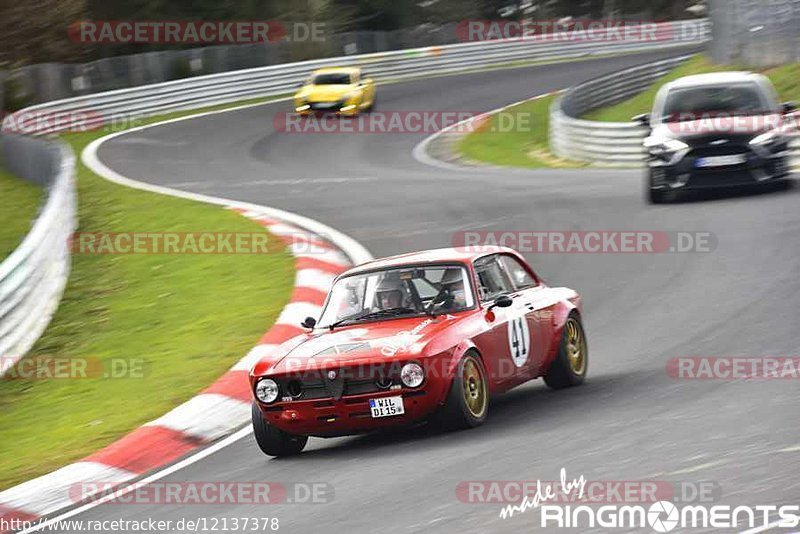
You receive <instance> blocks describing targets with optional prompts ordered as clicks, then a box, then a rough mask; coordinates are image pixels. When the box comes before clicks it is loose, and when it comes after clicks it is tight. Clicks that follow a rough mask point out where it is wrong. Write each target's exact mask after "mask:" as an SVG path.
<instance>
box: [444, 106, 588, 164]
mask: <svg viewBox="0 0 800 534" xmlns="http://www.w3.org/2000/svg"><path fill="white" fill-rule="evenodd" d="M555 98H556V97H555V96H546V97H542V98H537V99H535V100H529V101H527V102H522V103H521V104H517V105H515V106H511V107H509V108H508V109H506V110H504V111H502V112H499V113H495V114H493V115H492V116H491V118H490V120H489V121H487V122H486V123H484V124H482V125H481V126H480V127H478V128H477V129H476V130H475V131H474V132H470V133H468V134H467V135H465V136H464V137H462V138H461V140H460V141H459V142H458V145H457V150H458V151H459V152H460V153H461V154H462V155H463V156H464V157H465V158H467V159H469V160H473V161H479V162H482V163H489V164H491V165H499V166H505V167H528V168H540V167H574V166H580V165H581V164H580V163H576V162H570V161H566V160H562V159H560V158H558V157H557V156H555V155H554V154H553V153H552V152H550V146H549V140H548V132H549V130H550V106H551V105H552V103H553V100H554V99H555Z"/></svg>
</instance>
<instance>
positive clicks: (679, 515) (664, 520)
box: [500, 468, 800, 533]
mask: <svg viewBox="0 0 800 534" xmlns="http://www.w3.org/2000/svg"><path fill="white" fill-rule="evenodd" d="M587 484H588V482H587V480H586V478H585V477H584V476H583V475H581V476H580V477H578V478H573V479H568V478H567V475H566V470H565V469H564V468H562V469H561V484H560V486H558V487H554V486H553V485H548V484H546V483H542V481H537V482H536V490H535V492H534V493H533V494H532V495H525V496H524V497H523V499H522V501H521V502H519V503H518V504H509V505H506V506H504V507H503V508H502V509H501V510H500V518H501V519H507V518H509V517H513V516H514V515H515V514H519V513H524V512H527V511H528V510H531V509H539V512H540V514H539V526H540V527H542V528H547V527H557V528H579V529H585V528H597V527H600V528H615V529H617V528H618V529H645V528H648V527H649V528H650V529H652V530H654V531H655V532H659V533H665V532H672V531H673V530H675V529H686V528H726V529H731V528H750V529H753V528H759V529H760V528H763V529H766V528H768V527H778V528H795V527H797V526H798V525H800V506H798V505H783V506H777V505H756V506H747V505H742V506H730V505H722V504H713V505H712V504H709V503H697V502H696V503H689V504H675V503H673V502H670V501H666V500H660V501H657V502H654V503H652V504H606V505H602V506H591V505H588V504H578V505H573V504H557V503H559V502H560V501H563V500H569V501H578V502H580V501H582V500H583V499H584V498H585V494H586V488H587ZM776 516H777V517H778V518H779V519H778V520H777V521H773V520H772V519H771V518H774V517H776Z"/></svg>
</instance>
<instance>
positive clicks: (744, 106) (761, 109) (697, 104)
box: [661, 83, 775, 122]
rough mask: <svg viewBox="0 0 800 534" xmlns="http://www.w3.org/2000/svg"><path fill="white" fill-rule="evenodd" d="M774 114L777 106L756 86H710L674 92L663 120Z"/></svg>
mask: <svg viewBox="0 0 800 534" xmlns="http://www.w3.org/2000/svg"><path fill="white" fill-rule="evenodd" d="M774 112H775V105H774V104H773V103H772V102H770V98H769V97H768V96H767V95H765V94H764V91H762V90H761V88H760V87H759V86H758V84H756V83H739V84H733V85H708V86H700V87H687V88H682V89H673V90H672V91H670V93H669V94H668V95H667V100H666V102H665V104H664V111H663V113H662V116H661V120H662V121H664V122H674V121H685V120H696V119H700V118H703V117H707V116H714V115H729V116H731V115H757V114H764V113H774Z"/></svg>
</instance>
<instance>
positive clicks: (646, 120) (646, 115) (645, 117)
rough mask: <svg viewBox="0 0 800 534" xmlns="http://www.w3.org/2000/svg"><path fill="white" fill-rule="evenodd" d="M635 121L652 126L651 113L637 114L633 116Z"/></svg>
mask: <svg viewBox="0 0 800 534" xmlns="http://www.w3.org/2000/svg"><path fill="white" fill-rule="evenodd" d="M631 120H632V121H633V122H638V123H639V124H641V125H642V126H647V127H648V128H649V127H650V114H649V113H642V114H641V115H636V116H635V117H631Z"/></svg>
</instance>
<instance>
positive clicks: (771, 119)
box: [651, 113, 783, 141]
mask: <svg viewBox="0 0 800 534" xmlns="http://www.w3.org/2000/svg"><path fill="white" fill-rule="evenodd" d="M781 126H783V117H782V116H781V115H780V114H777V113H774V114H765V115H753V116H739V117H708V118H701V119H698V120H690V121H681V122H677V121H676V122H669V123H661V124H658V125H657V126H655V128H653V131H652V133H651V135H652V136H653V137H657V138H667V139H678V140H680V141H697V140H701V139H704V138H707V137H709V136H711V137H714V138H719V137H725V138H730V139H750V138H753V137H755V136H757V135H759V134H762V133H765V132H768V131H770V130H774V129H775V128H779V127H781Z"/></svg>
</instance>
